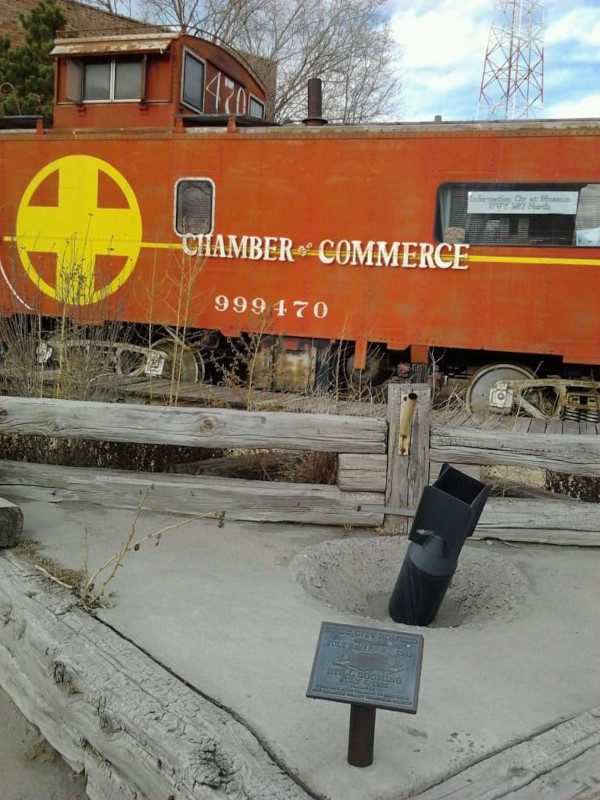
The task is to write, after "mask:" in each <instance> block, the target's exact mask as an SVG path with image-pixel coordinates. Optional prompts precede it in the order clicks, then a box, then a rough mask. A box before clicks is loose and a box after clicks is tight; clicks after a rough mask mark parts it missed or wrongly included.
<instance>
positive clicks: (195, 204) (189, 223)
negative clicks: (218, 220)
mask: <svg viewBox="0 0 600 800" xmlns="http://www.w3.org/2000/svg"><path fill="white" fill-rule="evenodd" d="M213 199H214V184H213V182H212V181H211V180H209V179H208V178H184V179H183V180H180V181H177V185H176V187H175V230H176V232H177V233H178V234H179V235H180V236H184V235H185V234H186V233H192V234H194V235H195V236H198V235H200V234H205V233H210V232H211V231H212V227H213Z"/></svg>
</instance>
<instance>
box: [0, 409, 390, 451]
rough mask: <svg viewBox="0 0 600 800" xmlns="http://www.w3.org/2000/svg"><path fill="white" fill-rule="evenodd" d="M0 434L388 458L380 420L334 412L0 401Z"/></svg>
mask: <svg viewBox="0 0 600 800" xmlns="http://www.w3.org/2000/svg"><path fill="white" fill-rule="evenodd" d="M0 410H1V411H2V414H1V416H0V433H21V434H35V435H39V436H57V437H60V438H68V439H102V440H105V441H109V442H137V443H140V444H176V445H185V446H188V447H207V448H223V447H227V448H234V447H239V448H275V449H280V450H314V451H316V452H321V453H385V452H386V439H387V427H386V424H385V422H384V421H383V420H379V419H370V418H368V417H350V416H336V415H332V414H292V413H289V412H274V411H264V412H262V411H237V410H234V409H228V408H208V409H207V408H204V409H202V408H199V409H198V408H178V407H173V406H148V405H125V404H121V403H96V402H89V401H78V400H49V399H45V398H24V397H2V398H0Z"/></svg>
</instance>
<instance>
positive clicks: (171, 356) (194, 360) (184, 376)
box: [152, 338, 204, 383]
mask: <svg viewBox="0 0 600 800" xmlns="http://www.w3.org/2000/svg"><path fill="white" fill-rule="evenodd" d="M152 347H153V348H156V350H161V351H162V352H163V353H165V355H166V356H167V359H166V361H165V366H164V369H163V374H162V377H163V378H167V379H168V378H173V379H174V380H175V381H181V383H197V382H198V381H203V380H204V361H203V359H202V357H201V356H200V354H199V353H198V351H197V350H192V348H191V347H188V346H187V345H182V344H181V343H180V342H176V341H174V340H173V339H169V338H165V339H159V340H158V341H157V342H154V344H153V345H152Z"/></svg>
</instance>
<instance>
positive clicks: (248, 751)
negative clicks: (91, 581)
mask: <svg viewBox="0 0 600 800" xmlns="http://www.w3.org/2000/svg"><path fill="white" fill-rule="evenodd" d="M0 684H1V685H2V688H3V689H5V691H6V692H7V693H8V694H9V695H10V696H11V698H12V699H13V701H14V702H15V703H16V705H17V706H18V707H19V708H20V710H21V711H22V712H23V714H24V715H25V716H26V717H27V718H28V719H29V720H30V721H31V722H32V723H34V724H35V725H37V726H38V727H39V729H40V731H41V733H42V735H43V736H44V737H45V738H46V739H47V740H48V741H49V742H50V744H51V745H52V746H53V747H54V748H55V749H56V750H58V752H59V753H60V754H61V755H62V757H63V758H64V759H65V760H66V761H67V762H68V763H69V764H70V765H71V767H72V768H73V769H74V770H75V771H77V772H81V771H83V770H85V772H86V774H87V778H88V785H87V792H88V796H89V797H90V798H91V800H166V799H167V798H173V799H174V798H177V800H223V798H239V799H240V800H241V799H242V798H243V799H244V800H246V799H247V800H308V798H310V797H313V795H311V794H310V793H309V792H308V791H305V790H304V789H303V788H302V787H301V786H300V785H299V784H298V783H296V782H295V781H294V780H293V779H292V778H291V777H290V776H289V775H288V774H287V773H285V772H284V771H283V769H282V768H281V767H280V766H278V765H277V764H276V763H275V761H274V759H273V758H272V757H271V756H270V755H269V754H268V753H267V752H266V750H265V749H264V747H263V746H262V745H261V743H260V742H259V741H258V739H257V738H256V736H254V734H252V733H251V732H250V731H249V730H248V729H247V728H246V727H245V726H244V725H243V724H242V723H241V722H239V721H237V720H236V719H234V717H233V716H232V715H231V714H230V713H228V712H227V711H225V710H223V709H221V708H219V707H218V706H216V705H215V704H214V703H212V702H211V701H210V700H208V699H205V698H203V697H202V696H201V695H199V694H198V693H197V692H196V691H194V690H193V689H192V688H191V687H189V686H188V685H186V684H185V683H184V682H183V681H181V680H179V679H178V678H176V677H175V676H174V675H172V674H171V673H170V672H168V671H167V670H166V669H163V668H162V667H161V666H159V665H158V664H157V663H156V662H154V661H153V660H152V659H151V658H150V657H148V656H147V655H145V654H144V653H143V652H142V651H140V650H139V649H138V648H137V647H135V645H133V644H131V643H130V642H128V641H126V640H125V639H123V638H122V637H121V636H119V635H118V634H117V633H116V632H114V631H113V630H112V629H111V628H109V627H108V626H106V625H105V624H103V623H101V622H99V621H98V620H96V619H94V618H93V617H92V616H90V615H89V614H86V613H85V612H83V611H81V610H80V609H78V608H76V607H74V606H73V597H72V595H71V594H70V593H69V592H68V591H66V590H61V589H60V588H58V587H54V586H50V585H48V583H47V582H45V581H44V580H43V579H42V578H40V577H39V576H38V575H37V573H35V572H34V571H33V570H32V569H31V567H30V566H29V565H28V564H26V563H25V562H23V561H21V560H19V559H17V558H15V557H14V556H13V555H11V554H8V553H7V554H4V555H3V556H0Z"/></svg>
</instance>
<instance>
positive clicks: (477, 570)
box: [290, 538, 528, 628]
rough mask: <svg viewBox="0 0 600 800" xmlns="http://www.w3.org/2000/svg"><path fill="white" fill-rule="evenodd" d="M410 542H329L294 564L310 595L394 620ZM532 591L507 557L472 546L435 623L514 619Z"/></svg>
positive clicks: (445, 625)
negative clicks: (391, 610) (392, 608)
mask: <svg viewBox="0 0 600 800" xmlns="http://www.w3.org/2000/svg"><path fill="white" fill-rule="evenodd" d="M406 547H407V540H406V539H404V538H403V539H381V538H377V539H375V538H373V539H344V540H341V541H330V542H324V543H323V544H320V545H317V546H316V547H311V548H308V549H306V550H304V551H303V552H302V553H299V554H298V555H297V556H296V557H295V558H294V559H293V561H292V562H291V564H290V569H291V570H292V573H293V574H294V577H295V578H296V580H297V581H298V582H299V583H300V585H301V586H302V587H303V588H304V590H305V591H306V592H307V593H308V594H309V595H311V596H312V597H315V598H316V599H318V600H323V601H324V602H326V603H327V604H328V605H330V606H332V607H333V608H336V609H338V610H339V611H345V612H350V613H354V614H361V615H362V616H365V617H371V618H374V619H378V620H384V621H388V622H392V620H391V619H390V617H389V615H388V610H387V604H388V601H389V598H390V594H391V593H392V589H393V588H394V583H395V581H396V578H397V577H398V573H399V571H400V567H401V565H402V561H403V559H404V555H405V553H406ZM527 592H528V589H527V580H526V578H525V576H524V575H523V574H522V573H521V572H520V571H519V570H518V569H517V568H516V567H515V566H513V565H512V564H511V563H510V562H509V561H508V560H507V559H506V558H504V557H503V556H501V555H498V554H497V553H491V552H489V550H487V549H483V548H476V547H468V546H467V547H465V549H464V550H463V552H462V554H461V557H460V561H459V565H458V569H457V570H456V573H455V575H454V578H453V580H452V584H451V586H450V588H449V589H448V592H447V594H446V597H445V598H444V602H443V603H442V606H441V608H440V611H439V612H438V615H437V618H436V620H435V621H434V622H433V623H432V625H431V626H430V627H437V628H451V627H456V626H458V625H470V624H476V623H482V622H489V621H492V620H501V621H505V620H508V619H512V618H513V617H514V616H516V614H517V613H518V610H519V607H520V606H521V604H522V602H523V601H524V599H525V597H526V595H527ZM392 624H393V623H392Z"/></svg>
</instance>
